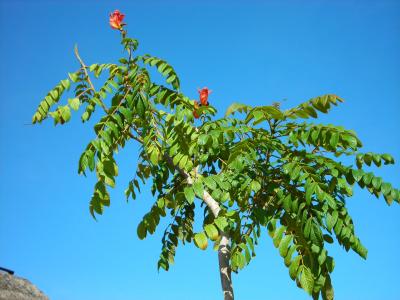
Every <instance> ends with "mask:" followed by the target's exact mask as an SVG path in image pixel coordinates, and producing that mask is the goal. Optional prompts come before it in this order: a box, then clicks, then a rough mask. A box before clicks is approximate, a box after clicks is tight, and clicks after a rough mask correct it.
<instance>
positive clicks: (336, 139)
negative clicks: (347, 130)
mask: <svg viewBox="0 0 400 300" xmlns="http://www.w3.org/2000/svg"><path fill="white" fill-rule="evenodd" d="M338 142H339V133H337V132H334V133H333V134H332V136H331V139H330V141H329V143H330V145H331V146H332V148H336V146H337V144H338Z"/></svg>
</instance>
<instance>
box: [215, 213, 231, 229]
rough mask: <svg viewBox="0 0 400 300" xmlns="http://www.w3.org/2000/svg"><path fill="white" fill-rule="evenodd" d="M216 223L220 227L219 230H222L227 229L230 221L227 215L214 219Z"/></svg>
mask: <svg viewBox="0 0 400 300" xmlns="http://www.w3.org/2000/svg"><path fill="white" fill-rule="evenodd" d="M214 224H215V225H217V227H218V228H219V230H221V231H222V232H224V231H225V229H226V227H228V225H229V223H228V221H227V220H226V218H225V217H222V216H220V217H218V218H216V219H215V220H214Z"/></svg>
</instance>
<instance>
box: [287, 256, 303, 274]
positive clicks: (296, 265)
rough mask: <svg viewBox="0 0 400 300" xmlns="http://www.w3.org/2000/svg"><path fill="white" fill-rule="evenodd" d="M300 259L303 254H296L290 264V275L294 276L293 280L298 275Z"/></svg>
mask: <svg viewBox="0 0 400 300" xmlns="http://www.w3.org/2000/svg"><path fill="white" fill-rule="evenodd" d="M300 260H301V256H300V255H299V256H296V257H295V258H294V259H293V261H292V263H291V264H290V266H289V276H290V278H292V279H293V280H295V279H296V277H297V271H298V269H299V264H300Z"/></svg>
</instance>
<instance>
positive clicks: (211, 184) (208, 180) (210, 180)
mask: <svg viewBox="0 0 400 300" xmlns="http://www.w3.org/2000/svg"><path fill="white" fill-rule="evenodd" d="M203 182H204V183H205V184H206V185H207V187H208V188H209V189H210V190H214V189H215V188H216V187H217V184H216V182H215V181H214V179H213V178H212V177H206V178H204V179H203Z"/></svg>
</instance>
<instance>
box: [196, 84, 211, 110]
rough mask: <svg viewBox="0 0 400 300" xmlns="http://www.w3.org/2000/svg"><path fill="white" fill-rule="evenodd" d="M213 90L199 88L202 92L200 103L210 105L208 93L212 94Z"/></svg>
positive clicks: (200, 92)
mask: <svg viewBox="0 0 400 300" xmlns="http://www.w3.org/2000/svg"><path fill="white" fill-rule="evenodd" d="M211 92H212V91H211V90H209V89H208V88H206V87H205V88H202V89H201V90H200V89H199V94H200V103H201V105H205V106H208V95H209V94H211Z"/></svg>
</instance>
